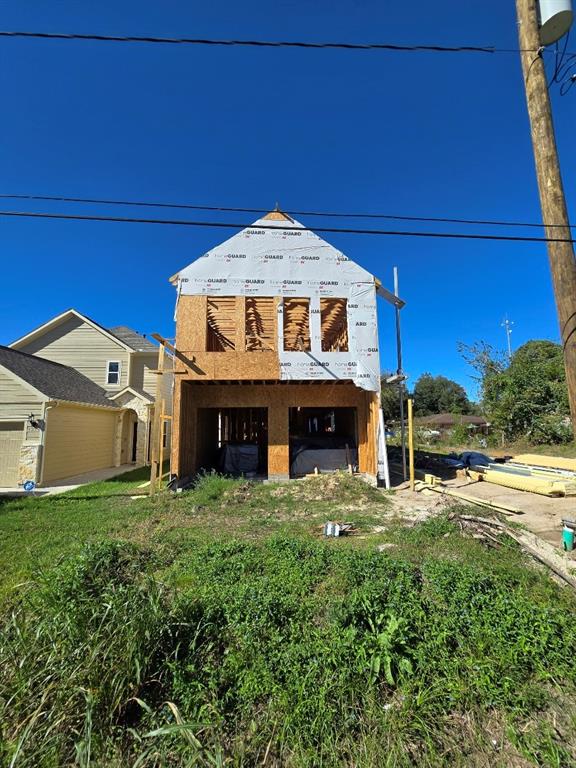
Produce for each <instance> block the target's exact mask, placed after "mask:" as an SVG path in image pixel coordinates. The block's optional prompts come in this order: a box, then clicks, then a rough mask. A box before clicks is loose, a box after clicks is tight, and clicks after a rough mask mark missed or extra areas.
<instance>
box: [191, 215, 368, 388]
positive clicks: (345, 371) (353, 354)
mask: <svg viewBox="0 0 576 768" xmlns="http://www.w3.org/2000/svg"><path fill="white" fill-rule="evenodd" d="M178 295H208V296H270V297H272V296H280V297H286V298H289V297H298V298H309V299H310V351H295V352H287V351H284V343H283V327H284V323H283V311H284V310H283V304H282V303H280V305H279V309H278V311H279V313H280V317H279V318H278V321H279V322H278V336H279V338H278V350H279V359H280V377H281V379H283V380H297V379H308V380H310V379H334V380H337V379H351V380H352V381H353V382H354V383H355V384H356V385H357V386H358V387H361V388H362V389H365V390H368V391H371V392H379V391H380V360H379V354H378V327H377V320H376V284H375V282H374V277H373V276H372V275H371V274H370V273H369V272H367V271H366V270H365V269H362V267H360V266H358V265H357V264H355V263H354V262H353V261H351V260H349V259H348V258H347V257H346V256H345V255H344V254H343V253H341V252H340V251H338V250H337V249H336V248H334V247H333V246H331V245H330V244H329V243H327V242H326V241H325V240H322V238H320V237H318V235H316V234H314V233H313V232H311V231H309V230H306V229H304V227H303V225H302V224H300V223H299V222H297V221H295V220H292V221H291V222H288V223H287V222H286V221H275V220H272V219H269V218H267V219H259V220H258V221H256V222H254V224H253V225H252V226H251V227H248V228H247V229H244V230H242V231H241V232H239V233H238V234H236V235H234V236H233V237H231V238H230V239H229V240H226V241H225V242H224V243H222V244H221V245H218V246H217V247H216V248H213V249H212V250H210V251H208V253H206V254H204V256H201V257H200V258H199V259H197V260H196V261H195V262H193V263H192V264H190V265H189V266H188V267H186V268H185V269H183V270H181V271H180V273H179V274H178ZM324 297H330V298H341V299H346V300H347V321H348V350H349V351H347V352H323V351H322V341H321V329H320V300H321V299H322V298H324Z"/></svg>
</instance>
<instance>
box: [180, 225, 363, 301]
mask: <svg viewBox="0 0 576 768" xmlns="http://www.w3.org/2000/svg"><path fill="white" fill-rule="evenodd" d="M255 278H257V280H255ZM178 280H180V281H181V292H182V293H184V294H186V293H188V290H187V289H188V288H189V287H190V286H189V285H187V283H189V282H190V281H192V280H194V281H196V282H197V283H198V284H201V283H202V282H204V283H205V284H206V288H207V289H208V287H210V288H212V286H213V284H214V283H219V284H220V285H222V284H223V283H227V284H228V287H229V289H230V292H231V293H233V292H234V288H237V287H238V285H236V284H238V283H244V282H246V281H247V280H248V281H249V282H252V283H256V282H258V283H259V284H260V285H263V284H266V283H269V286H268V287H273V285H274V284H275V283H278V284H282V283H284V284H287V283H288V282H290V281H291V280H292V281H293V282H294V281H299V282H301V283H302V282H307V283H314V282H315V283H316V284H319V283H321V282H324V283H325V284H327V281H334V280H336V281H337V280H340V281H341V282H342V283H372V284H374V276H373V275H372V274H371V273H370V272H368V271H367V270H365V269H364V268H363V267H361V266H360V265H359V264H356V262H354V261H352V259H349V258H348V257H347V256H345V255H344V254H343V253H342V252H341V251H339V250H338V249H337V248H335V247H334V246H333V245H331V244H330V243H328V242H327V241H326V240H323V239H322V238H321V237H319V236H318V235H317V234H316V233H315V232H313V231H312V230H311V229H308V228H307V227H305V226H304V225H303V224H301V223H300V222H299V221H297V220H296V219H293V218H291V217H290V216H287V215H286V214H285V213H283V212H282V211H280V210H275V211H271V212H270V213H268V214H266V215H265V216H263V217H261V218H260V219H258V220H257V221H255V222H254V223H253V224H252V225H251V226H249V227H246V228H245V229H242V230H241V231H240V232H237V233H236V234H235V235H233V236H232V237H230V238H229V239H228V240H225V241H224V242H223V243H220V244H219V245H216V246H215V247H214V248H211V249H210V250H209V251H208V252H207V253H205V254H204V255H203V256H200V257H199V258H197V259H196V260H195V261H193V262H192V263H191V264H189V265H188V266H187V267H185V268H184V269H182V270H180V271H179V272H178V273H177V274H176V275H173V277H171V278H170V281H171V282H173V283H175V282H177V281H178ZM182 283H183V285H182ZM272 295H275V294H272Z"/></svg>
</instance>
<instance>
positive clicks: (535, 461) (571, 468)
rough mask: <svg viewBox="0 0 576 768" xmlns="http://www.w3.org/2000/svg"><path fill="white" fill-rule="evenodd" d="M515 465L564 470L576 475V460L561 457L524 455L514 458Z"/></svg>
mask: <svg viewBox="0 0 576 768" xmlns="http://www.w3.org/2000/svg"><path fill="white" fill-rule="evenodd" d="M513 462H514V464H528V465H531V466H533V467H548V468H551V469H563V470H565V471H567V472H574V474H576V459H564V458H562V457H561V456H538V455H537V454H535V453H522V454H521V455H520V456H514V459H513Z"/></svg>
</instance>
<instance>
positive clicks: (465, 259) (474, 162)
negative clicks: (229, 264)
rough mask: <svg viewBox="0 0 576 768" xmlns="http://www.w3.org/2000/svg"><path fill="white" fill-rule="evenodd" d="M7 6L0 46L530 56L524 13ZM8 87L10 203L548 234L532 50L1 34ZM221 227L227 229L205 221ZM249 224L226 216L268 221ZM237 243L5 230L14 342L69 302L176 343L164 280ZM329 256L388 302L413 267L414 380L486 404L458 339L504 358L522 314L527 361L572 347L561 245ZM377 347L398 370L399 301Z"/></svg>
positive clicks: (410, 330) (403, 241) (148, 229)
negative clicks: (15, 197)
mask: <svg viewBox="0 0 576 768" xmlns="http://www.w3.org/2000/svg"><path fill="white" fill-rule="evenodd" d="M0 11H1V14H2V24H1V26H2V28H3V29H28V30H35V31H50V32H92V33H102V34H137V35H146V34H152V35H158V36H193V37H216V38H230V37H236V38H246V39H254V38H261V39H286V40H311V41H319V40H344V41H354V42H367V41H371V42H398V43H408V44H409V43H438V44H446V45H459V44H472V45H474V44H488V45H490V44H493V45H496V46H499V47H515V46H516V45H517V40H516V20H515V15H514V2H513V0H508V1H507V2H502V0H467V2H466V3H461V2H455V0H437V2H434V3H430V2H428V0H413V2H411V3H398V2H385V1H384V2H383V0H369V1H366V2H364V1H362V0H356V1H355V2H354V1H353V0H350V1H349V2H343V1H339V0H315V2H306V1H305V0H291V1H289V0H276V2H274V3H270V2H268V1H267V2H264V1H260V0H258V1H256V0H255V1H251V0H244V2H242V3H237V2H218V0H214V1H213V2H211V3H200V2H192V3H191V2H184V0H181V1H180V2H169V1H165V2H162V3H158V2H156V1H155V0H138V2H132V1H131V0H123V2H120V3H118V2H114V3H112V2H109V0H102V2H100V3H98V4H87V3H78V2H72V1H71V0H59V1H58V2H52V3H46V2H43V1H42V0H35V1H34V0H29V1H28V2H26V3H11V2H1V1H0ZM0 88H1V92H2V105H3V109H2V113H3V115H2V122H1V124H0V125H1V128H0V131H1V141H0V168H1V169H2V173H1V174H0V179H1V181H0V193H22V194H25V193H33V194H62V195H67V196H80V197H105V198H117V199H122V198H125V199H132V200H163V201H174V202H179V201H180V202H189V203H196V204H209V205H211V204H214V205H226V206H243V207H270V208H272V207H273V206H274V204H275V203H276V201H278V202H279V203H280V205H281V206H282V207H283V208H285V209H288V210H290V209H293V210H294V209H296V210H298V209H300V210H307V209H308V210H333V211H348V212H349V211H361V212H375V213H377V212H380V213H391V214H401V215H422V216H449V217H464V218H466V217H468V218H495V219H511V220H514V219H518V220H526V221H539V220H540V209H539V204H538V196H537V187H536V180H535V173H534V164H533V158H532V150H531V144H530V134H529V126H528V118H527V114H526V107H525V102H524V92H523V84H522V77H521V71H520V62H519V60H518V58H517V56H515V55H505V54H497V55H493V56H487V55H464V54H462V55H461V54H454V55H452V54H444V55H440V54H424V53H421V54H415V53H403V54H402V53H397V54H392V53H376V52H369V53H364V52H362V53H360V52H345V51H331V52H327V51H310V50H308V51H298V50H290V49H281V50H273V49H272V50H271V49H245V48H233V49H226V48H206V47H196V48H194V47H186V46H182V47H173V46H166V47H164V46H159V45H156V46H145V45H114V44H108V43H95V42H93V43H90V42H78V43H75V42H51V41H40V40H30V41H28V40H7V39H2V40H0ZM573 93H574V95H569V96H567V97H564V98H561V97H560V96H559V94H558V92H557V91H556V90H553V108H554V115H555V121H556V129H557V135H558V143H559V149H560V153H561V161H562V168H563V175H564V181H565V186H566V191H567V195H568V204H569V206H570V207H572V206H573V204H574V194H573V192H572V190H573V188H574V184H573V181H572V180H573V179H574V178H575V177H576V154H575V153H574V152H573V127H574V117H575V114H576V113H575V110H576V89H574V91H573ZM0 208H2V209H3V210H10V209H14V210H19V209H20V210H41V211H48V210H51V211H58V212H75V213H102V212H105V213H110V214H114V213H118V214H119V215H130V214H135V215H137V216H141V215H143V213H144V214H152V215H154V214H155V213H156V211H142V210H141V209H140V210H138V209H121V210H119V211H114V210H112V209H107V210H106V211H103V210H102V209H101V208H98V207H96V206H79V205H72V204H68V205H66V204H55V203H52V204H39V203H36V204H34V205H33V204H32V203H29V202H28V203H26V202H22V201H18V202H14V201H0ZM167 213H169V212H166V211H161V210H160V211H158V212H157V214H158V216H159V217H161V218H162V217H166V214H167ZM184 215H185V213H184V212H175V213H174V216H173V217H174V218H183V217H184ZM208 216H211V217H213V218H214V219H216V218H218V220H225V219H226V217H225V216H224V215H220V216H216V215H215V214H199V215H198V216H194V214H192V215H191V218H208ZM168 217H170V216H168ZM238 217H239V214H235V215H234V216H233V217H232V218H229V220H232V221H237V220H240V221H248V220H249V219H250V218H256V217H250V216H243V217H241V218H240V219H238ZM300 219H301V220H302V221H303V223H305V224H307V225H309V226H314V224H315V223H318V219H312V218H305V217H300ZM325 223H326V224H329V225H335V226H338V225H341V226H345V225H346V224H347V223H350V222H345V221H339V220H329V221H326V222H325ZM352 225H353V224H352ZM411 226H412V227H413V228H417V225H411ZM431 227H432V225H430V224H428V225H422V228H423V229H430V228H431ZM392 228H402V229H406V228H411V227H409V226H408V225H407V226H402V225H399V226H398V227H394V226H393V227H392ZM445 229H446V231H457V230H460V231H462V229H463V227H462V226H460V227H457V226H454V227H449V226H448V227H446V228H445ZM469 231H479V227H472V228H469ZM505 232H506V233H508V231H507V230H506V231H505ZM516 233H517V234H533V232H531V231H524V230H520V231H518V232H516ZM226 234H227V233H226V231H223V230H215V229H195V228H175V227H174V228H171V227H155V226H144V225H129V224H111V223H107V224H104V223H83V222H77V223H75V222H61V221H38V220H27V219H18V220H16V219H7V218H1V217H0V258H1V265H2V272H1V285H2V292H1V297H2V300H1V304H0V343H8V342H10V341H11V340H13V339H14V338H16V337H18V336H20V335H22V334H23V333H25V332H27V331H28V330H30V329H31V328H33V327H34V326H36V325H38V324H40V323H42V322H44V321H46V320H47V319H48V318H50V317H51V316H53V315H55V314H57V313H59V312H61V311H63V310H64V309H66V308H68V307H70V306H74V307H75V308H77V309H78V310H80V311H81V312H84V313H86V314H88V315H89V316H91V317H93V318H94V319H96V320H97V321H99V322H100V323H102V324H104V325H116V324H127V325H131V326H133V327H134V328H136V329H137V330H139V331H141V332H146V333H151V332H154V331H157V332H160V333H162V334H164V335H166V336H172V335H173V324H172V311H173V305H174V295H173V288H172V287H171V286H170V285H169V284H168V281H167V278H168V277H169V276H170V275H172V274H173V273H174V272H176V271H177V270H178V269H179V268H181V267H183V266H185V265H186V264H188V263H189V262H190V261H192V260H193V259H194V258H195V257H196V256H198V255H200V254H202V253H203V252H204V251H206V250H207V249H208V248H209V247H210V246H213V245H215V244H216V243H218V242H220V241H222V240H223V239H225V236H226ZM229 234H232V232H230V233H229ZM327 239H329V240H330V241H331V242H332V243H333V244H334V245H336V246H337V247H339V248H341V249H342V250H343V251H344V252H345V253H347V255H348V256H350V257H351V258H353V259H355V260H356V261H358V262H359V263H360V264H362V265H363V266H364V267H366V268H367V269H369V270H371V271H372V272H374V273H375V274H376V275H378V276H379V277H380V278H381V279H382V280H383V281H384V282H385V283H387V284H389V285H391V283H392V268H393V266H394V265H397V266H398V268H399V270H400V283H401V294H402V296H403V297H404V298H405V299H406V301H407V306H406V308H405V310H404V311H403V334H404V345H405V367H406V370H407V372H408V373H409V375H410V381H411V382H414V380H415V379H416V378H417V377H418V376H419V375H420V374H421V373H422V372H424V371H430V372H432V373H434V374H444V375H446V376H449V377H453V378H455V379H456V380H458V381H459V382H461V383H462V384H464V385H465V386H466V387H467V388H469V389H471V390H473V382H472V380H471V379H470V378H469V373H470V371H469V369H468V368H467V366H466V364H465V363H464V361H463V360H462V359H461V358H460V356H459V354H458V352H457V348H456V345H457V342H458V341H463V342H467V343H472V342H473V341H476V340H480V339H482V340H485V341H487V342H489V343H492V344H494V345H496V346H500V347H503V346H504V343H505V337H504V332H503V329H502V328H501V327H500V322H501V320H502V318H503V316H504V314H505V313H508V315H509V316H510V317H511V318H512V319H513V320H514V322H515V326H514V333H513V343H514V345H515V346H518V345H519V344H521V343H523V342H524V341H526V340H528V339H532V338H549V339H554V340H557V337H558V326H557V320H556V312H555V306H554V300H553V294H552V288H551V282H550V277H549V269H548V264H547V256H546V250H545V247H544V245H543V244H525V243H497V242H488V241H485V242H471V241H470V242H469V241H451V240H427V239H420V238H395V237H394V238H392V237H391V238H384V237H380V238H376V237H367V236H353V235H345V234H333V235H329V236H327ZM380 336H381V350H382V367H383V368H384V369H387V368H394V367H395V350H394V335H393V313H392V310H391V309H390V308H389V307H388V306H387V305H382V306H381V311H380Z"/></svg>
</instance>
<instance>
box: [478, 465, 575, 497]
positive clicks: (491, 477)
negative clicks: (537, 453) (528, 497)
mask: <svg viewBox="0 0 576 768" xmlns="http://www.w3.org/2000/svg"><path fill="white" fill-rule="evenodd" d="M482 480H485V481H486V482H488V483H495V484H496V485H504V486H506V487H507V488H515V489H516V490H518V491H529V492H530V493H539V494H540V495H542V496H565V495H566V483H565V482H564V481H562V480H547V479H545V478H542V477H522V476H521V475H511V474H508V473H506V472H498V471H497V470H488V471H487V472H484V473H482Z"/></svg>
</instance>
